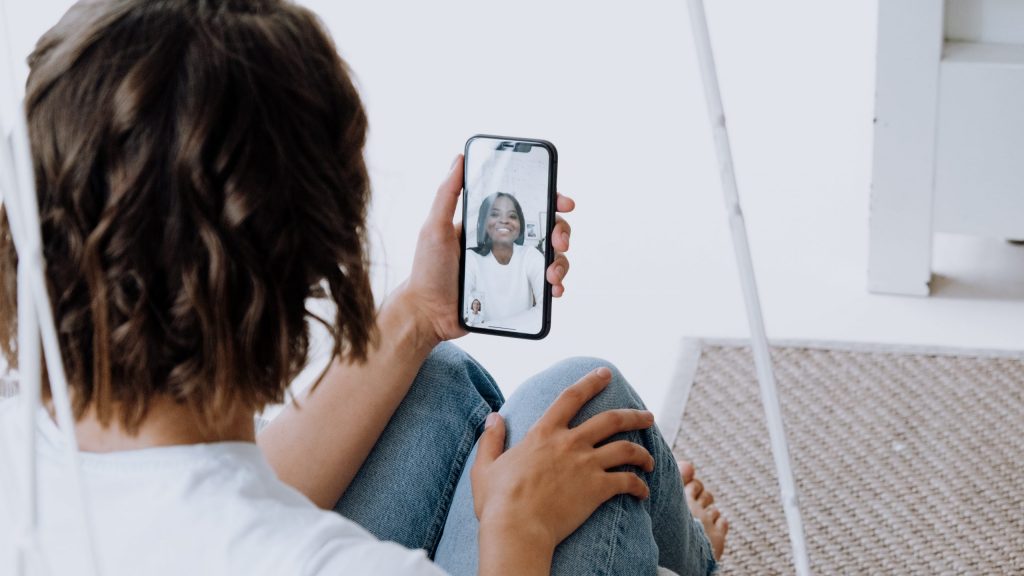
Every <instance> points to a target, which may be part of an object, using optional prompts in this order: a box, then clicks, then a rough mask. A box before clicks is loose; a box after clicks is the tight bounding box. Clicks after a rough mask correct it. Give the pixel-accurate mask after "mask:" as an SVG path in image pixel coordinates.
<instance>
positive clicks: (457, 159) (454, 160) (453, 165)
mask: <svg viewBox="0 0 1024 576" xmlns="http://www.w3.org/2000/svg"><path fill="white" fill-rule="evenodd" d="M458 162H459V155H458V154H456V155H455V158H452V165H451V166H449V167H448V171H449V172H451V171H452V168H455V165H456V164H457V163H458Z"/></svg>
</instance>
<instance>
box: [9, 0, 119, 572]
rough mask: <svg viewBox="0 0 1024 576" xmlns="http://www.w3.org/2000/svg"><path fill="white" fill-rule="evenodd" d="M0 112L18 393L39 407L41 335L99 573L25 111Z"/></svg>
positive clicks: (88, 563) (38, 562) (87, 562)
mask: <svg viewBox="0 0 1024 576" xmlns="http://www.w3.org/2000/svg"><path fill="white" fill-rule="evenodd" d="M0 20H3V23H4V28H5V30H4V32H5V36H6V40H7V41H6V42H4V43H3V44H4V46H3V47H4V49H5V50H6V52H7V54H6V56H7V61H8V63H9V65H10V68H11V69H10V76H11V77H10V81H9V82H8V86H9V87H10V90H12V91H15V93H14V98H13V101H14V102H15V103H20V102H21V99H20V98H19V97H18V92H17V86H18V81H17V80H16V78H15V76H16V74H15V70H16V66H15V58H14V53H15V51H14V47H13V46H12V45H11V33H10V22H11V20H10V17H9V12H8V10H7V2H6V1H0ZM2 112H3V111H2V110H0V126H5V127H6V126H10V128H11V139H10V141H8V140H7V138H6V134H2V133H3V132H4V130H0V138H2V140H3V141H2V142H0V154H2V155H3V156H5V158H4V160H3V164H2V166H3V168H4V170H5V172H8V174H7V176H6V182H7V185H5V186H4V188H5V192H6V193H7V194H6V196H5V197H4V201H5V205H6V208H7V218H8V221H9V222H10V223H11V230H12V234H14V240H15V247H16V248H17V251H18V289H19V293H18V316H19V318H18V320H19V333H18V349H19V351H20V350H22V349H26V350H27V351H28V352H29V353H31V352H32V350H33V348H34V349H35V358H34V359H32V358H26V359H25V361H26V363H25V364H21V365H20V366H19V375H20V377H21V382H20V384H21V386H20V388H21V393H22V394H24V395H27V396H28V400H26V403H27V404H28V405H29V406H30V407H31V404H32V402H33V400H32V397H34V398H35V403H36V405H37V406H38V399H39V392H40V387H41V386H42V378H41V376H40V362H39V352H38V348H39V339H40V337H41V338H42V348H43V357H44V359H45V361H46V369H47V375H48V377H49V382H50V392H51V395H52V397H53V406H54V409H55V411H56V413H57V422H58V424H59V427H60V429H61V432H62V433H63V436H64V439H65V443H66V446H65V450H64V452H65V458H66V465H67V467H68V470H67V471H68V472H69V475H68V476H69V478H70V480H71V483H72V490H73V491H74V493H75V494H74V496H75V498H74V500H75V502H76V504H77V508H78V510H77V512H78V515H77V516H78V518H79V521H80V528H81V536H82V539H83V544H84V545H85V553H86V555H87V556H86V558H85V559H84V562H83V564H82V565H81V569H82V571H83V573H84V574H90V575H96V574H99V569H98V563H97V558H96V547H95V540H94V537H93V531H92V522H91V515H90V514H89V506H88V500H87V494H86V491H85V484H84V482H83V481H82V475H81V469H80V467H79V458H78V441H77V439H76V438H75V420H74V415H73V413H72V410H71V401H70V396H69V394H68V387H67V376H66V374H65V373H64V362H63V358H62V356H61V353H60V341H59V339H58V338H57V328H56V324H55V323H54V319H53V309H52V307H51V303H50V293H49V290H48V288H47V285H46V276H45V268H46V266H45V262H44V259H43V252H42V230H41V227H40V221H39V209H38V205H37V202H38V200H37V196H36V188H35V172H34V169H33V166H32V160H31V148H30V145H29V139H28V126H27V124H26V119H25V113H24V109H23V107H22V106H21V105H20V104H18V105H17V109H16V110H14V111H13V114H12V115H11V116H12V118H11V119H10V121H9V122H8V121H6V120H7V119H6V118H4V117H3V116H5V114H2ZM11 172H13V177H11V176H12V174H11ZM11 185H13V189H9V188H10V187H11ZM23 297H24V299H23ZM29 314H31V315H32V316H34V318H35V322H31V321H30V322H28V325H29V326H31V325H33V324H34V325H35V327H36V331H35V332H33V333H32V334H23V333H22V332H21V328H20V325H21V324H20V323H21V321H22V319H23V318H26V317H27V316H28V315H29ZM23 336H25V337H28V338H31V343H29V341H26V340H25V339H23ZM26 347H28V348H26ZM21 362H22V358H21V357H20V356H19V363H21ZM29 363H30V364H31V368H30V367H29ZM26 369H28V372H26ZM33 371H34V372H33ZM33 373H34V374H35V377H34V379H29V378H28V377H27V375H31V374H33ZM32 388H35V390H34V391H32V392H29V390H30V389H32ZM37 412H38V410H37V409H35V410H34V411H33V413H32V417H31V418H30V420H29V423H28V430H27V432H28V442H29V446H28V452H29V456H27V460H29V463H30V472H28V474H29V476H30V478H31V479H32V480H33V482H32V483H31V484H30V485H29V486H28V487H27V491H28V493H29V495H30V498H29V504H28V506H29V510H30V515H29V516H30V517H29V519H27V525H28V526H30V527H32V528H33V530H32V531H31V532H26V533H23V537H24V538H25V539H26V540H27V542H28V543H30V544H31V546H32V548H28V547H26V546H22V547H21V550H22V551H25V550H28V549H32V550H33V552H32V553H33V554H40V555H39V556H38V557H36V558H34V559H33V562H32V564H33V565H35V566H43V565H44V562H43V560H44V558H43V557H42V555H41V552H40V549H39V547H38V538H37V533H36V532H37V530H36V528H37V527H36V525H35V520H36V519H37V517H36V511H37V510H38V502H39V497H40V495H39V492H38V483H37V480H38V478H37V477H36V475H35V469H36V468H35V464H36V462H35V453H36V450H35V437H36V426H35V425H34V424H35V416H36V414H37ZM27 556H28V555H24V556H21V557H22V558H23V559H27ZM21 570H22V571H27V570H28V566H27V565H26V564H25V563H22V564H21Z"/></svg>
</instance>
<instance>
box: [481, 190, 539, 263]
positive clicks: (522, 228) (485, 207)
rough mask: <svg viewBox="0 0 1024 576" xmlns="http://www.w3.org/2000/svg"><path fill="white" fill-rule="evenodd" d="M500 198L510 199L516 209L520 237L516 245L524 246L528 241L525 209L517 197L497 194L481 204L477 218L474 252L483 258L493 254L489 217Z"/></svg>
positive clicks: (501, 193) (503, 193) (505, 193)
mask: <svg viewBox="0 0 1024 576" xmlns="http://www.w3.org/2000/svg"><path fill="white" fill-rule="evenodd" d="M498 198H508V199H509V200H511V201H512V205H513V206H515V208H516V214H517V215H518V216H519V237H518V238H516V242H515V243H516V244H518V245H520V246H522V245H523V242H525V241H526V216H525V215H524V214H523V207H522V206H520V205H519V200H516V197H515V196H513V195H511V194H509V193H507V192H495V193H494V194H491V195H490V196H488V197H487V198H484V201H483V202H482V203H481V204H480V214H479V216H477V221H476V248H473V251H474V252H476V253H477V254H479V255H481V256H487V255H488V254H490V253H491V236H490V235H489V234H488V233H487V215H488V214H489V213H490V212H491V206H493V205H494V203H495V202H497V201H498Z"/></svg>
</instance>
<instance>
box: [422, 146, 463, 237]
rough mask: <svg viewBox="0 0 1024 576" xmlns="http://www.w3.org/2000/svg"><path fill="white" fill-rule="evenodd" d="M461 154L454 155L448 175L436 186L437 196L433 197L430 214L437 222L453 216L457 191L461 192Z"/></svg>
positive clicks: (448, 219) (449, 220) (446, 220)
mask: <svg viewBox="0 0 1024 576" xmlns="http://www.w3.org/2000/svg"><path fill="white" fill-rule="evenodd" d="M462 162H463V157H462V154H459V155H458V156H456V157H455V161H453V162H452V166H451V168H450V169H449V170H448V175H447V176H446V177H445V179H444V182H441V185H440V186H438V187H437V196H435V197H434V205H433V206H431V208H430V215H431V217H432V218H433V220H435V221H437V222H451V221H452V217H454V216H455V206H456V205H458V203H459V193H460V192H462Z"/></svg>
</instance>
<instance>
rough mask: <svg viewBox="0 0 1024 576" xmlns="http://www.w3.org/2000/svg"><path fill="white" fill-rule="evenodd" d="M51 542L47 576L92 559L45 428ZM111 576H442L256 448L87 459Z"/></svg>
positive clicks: (193, 448) (227, 445) (5, 438)
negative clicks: (325, 506) (321, 500)
mask: <svg viewBox="0 0 1024 576" xmlns="http://www.w3.org/2000/svg"><path fill="white" fill-rule="evenodd" d="M17 404H18V402H16V401H13V400H7V401H2V402H0V443H3V444H5V445H4V446H2V447H0V448H3V450H0V453H6V454H21V453H22V452H23V450H24V448H23V447H24V445H25V442H24V434H23V433H22V430H21V429H20V428H21V427H20V421H21V418H18V417H16V412H17V409H18V408H20V406H18V405H17ZM41 420H45V422H43V423H41V424H40V438H39V443H40V445H39V463H40V489H41V493H42V495H43V497H44V499H43V501H42V504H41V537H42V546H43V551H44V553H45V554H46V562H47V564H48V568H49V570H48V572H47V573H49V574H54V575H60V574H76V573H78V569H77V567H78V566H80V565H81V563H82V562H83V560H84V559H85V558H86V556H85V554H84V550H82V549H81V546H82V544H83V542H82V540H83V539H82V538H81V537H80V535H79V529H78V523H77V521H76V518H75V515H74V514H73V513H72V511H73V510H74V507H73V505H72V504H73V499H72V496H71V494H72V492H71V487H70V485H69V482H68V481H67V479H66V476H65V474H64V470H63V466H62V463H63V460H62V459H61V454H60V452H59V451H60V450H64V445H63V438H62V437H61V436H60V433H59V431H58V430H57V428H56V426H55V425H54V424H53V423H52V422H50V421H49V419H48V418H41ZM82 468H83V472H84V480H85V483H86V488H87V490H88V493H89V500H90V508H91V510H92V516H93V522H94V525H95V536H96V543H97V549H98V550H97V552H98V555H99V561H100V573H101V574H104V575H105V576H122V575H123V576H128V575H132V576H135V575H137V574H146V575H149V576H163V575H166V576H172V575H173V576H180V575H182V574H199V575H205V574H209V575H211V576H213V575H217V576H222V575H226V574H244V575H246V576H254V575H260V574H267V575H271V574H273V575H278V574H303V575H321V574H323V575H327V574H331V575H334V574H396V575H397V574H414V575H417V574H429V575H436V574H443V571H442V570H441V569H440V568H438V567H437V566H435V565H434V564H432V563H431V562H430V561H429V560H428V559H427V557H426V555H425V554H424V552H423V551H422V550H408V549H406V548H403V547H401V546H399V545H397V544H394V543H390V542H381V541H379V540H377V539H375V538H374V537H373V536H372V535H370V533H368V532H367V531H366V530H364V529H362V528H361V527H359V526H358V525H356V524H355V523H354V522H351V521H349V520H347V519H345V518H343V517H341V516H340V515H339V514H336V513H334V512H328V511H324V510H320V509H319V508H317V507H316V506H314V505H313V503H312V502H310V501H309V500H308V499H307V498H306V497H305V496H303V495H302V494H300V493H299V492H297V491H296V490H294V489H292V488H291V487H289V486H287V485H285V484H284V483H282V482H281V481H280V480H278V479H277V476H276V475H275V474H274V471H273V470H272V469H271V468H270V466H269V464H267V462H266V460H265V459H264V458H263V454H262V453H261V452H260V450H259V448H257V446H256V445H255V444H252V443H247V442H219V443H212V444H195V445H185V446H170V447H161V448H148V449H144V450H133V451H126V452H113V453H109V454H93V453H82ZM10 496H11V494H2V495H0V574H14V573H15V572H14V557H13V549H12V544H13V542H14V535H15V534H16V532H15V530H16V528H17V527H16V526H14V525H13V523H14V522H13V519H14V518H17V517H19V515H18V514H17V513H16V511H15V510H12V509H11V506H13V505H15V503H13V502H12V501H11V500H12V499H11V498H10Z"/></svg>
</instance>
